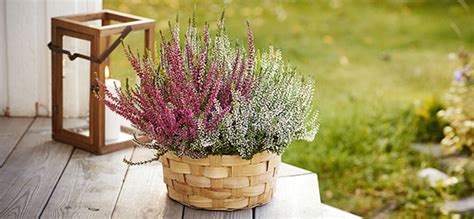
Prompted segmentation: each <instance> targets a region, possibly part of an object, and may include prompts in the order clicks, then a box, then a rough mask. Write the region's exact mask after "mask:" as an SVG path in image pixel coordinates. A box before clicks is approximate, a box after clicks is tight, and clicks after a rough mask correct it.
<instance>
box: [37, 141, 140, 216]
mask: <svg viewBox="0 0 474 219" xmlns="http://www.w3.org/2000/svg"><path fill="white" fill-rule="evenodd" d="M131 150H132V149H127V150H122V151H117V152H115V153H111V154H107V155H102V156H97V155H94V154H91V153H89V152H86V151H83V150H80V149H75V150H74V153H73V155H72V157H71V160H70V161H69V164H68V165H67V167H66V169H65V170H64V173H63V176H62V177H61V180H60V181H59V182H58V185H57V186H56V189H55V190H54V193H53V195H52V196H51V199H50V200H49V202H48V204H47V206H46V208H45V210H44V212H43V214H42V218H110V217H111V216H112V211H113V209H114V205H115V202H116V200H117V197H118V195H119V192H120V189H121V186H122V181H123V179H124V177H125V174H126V171H127V165H125V164H124V163H122V159H123V158H124V157H125V156H126V155H127V154H130V153H131Z"/></svg>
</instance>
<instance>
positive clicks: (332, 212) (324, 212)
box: [318, 204, 361, 219]
mask: <svg viewBox="0 0 474 219" xmlns="http://www.w3.org/2000/svg"><path fill="white" fill-rule="evenodd" d="M318 211H319V213H318V218H340V219H358V218H361V217H359V216H357V215H354V214H351V213H349V212H346V211H343V210H340V209H337V208H335V207H332V206H329V205H325V204H320V205H319V206H318Z"/></svg>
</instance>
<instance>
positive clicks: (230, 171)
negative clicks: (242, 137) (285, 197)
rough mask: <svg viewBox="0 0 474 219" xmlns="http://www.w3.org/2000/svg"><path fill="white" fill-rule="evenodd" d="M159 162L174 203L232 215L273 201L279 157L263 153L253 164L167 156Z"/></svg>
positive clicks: (239, 160)
mask: <svg viewBox="0 0 474 219" xmlns="http://www.w3.org/2000/svg"><path fill="white" fill-rule="evenodd" d="M160 161H161V163H162V164H163V178H164V181H165V183H166V185H167V188H168V196H169V197H170V198H171V199H173V200H175V201H178V202H180V203H182V204H184V205H187V206H191V207H194V208H202V209H207V210H226V211H232V210H237V209H243V208H253V207H255V206H259V205H262V204H265V203H268V202H269V201H270V200H271V198H272V196H273V193H274V192H275V183H276V177H277V172H278V167H279V165H280V156H278V155H276V154H273V153H269V152H262V153H258V154H256V155H254V157H253V158H252V159H251V160H244V159H242V158H241V157H240V156H230V155H220V156H208V157H206V158H203V159H197V160H193V159H191V158H189V157H186V156H182V157H177V156H176V155H175V154H174V153H172V152H168V153H166V154H165V155H163V156H161V158H160Z"/></svg>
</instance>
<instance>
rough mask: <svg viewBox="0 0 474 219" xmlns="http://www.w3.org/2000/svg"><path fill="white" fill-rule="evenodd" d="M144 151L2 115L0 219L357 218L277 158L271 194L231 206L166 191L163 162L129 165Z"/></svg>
mask: <svg viewBox="0 0 474 219" xmlns="http://www.w3.org/2000/svg"><path fill="white" fill-rule="evenodd" d="M151 155H152V154H150V151H149V150H146V149H139V148H130V149H125V150H122V151H118V152H115V153H111V154H107V155H101V156H96V155H93V154H91V153H88V152H85V151H83V150H80V149H75V148H74V147H72V146H69V145H65V144H62V143H59V142H55V141H53V140H52V139H51V119H50V118H5V117H0V166H1V167H0V218H72V217H74V218H358V217H357V216H355V215H352V214H350V213H347V212H344V211H342V210H339V209H336V208H333V207H330V206H328V205H325V204H322V203H321V199H320V195H319V187H318V177H317V175H316V174H315V173H311V172H309V171H307V170H304V169H301V168H298V167H294V166H291V165H288V164H284V163H282V165H281V167H280V171H279V178H278V181H277V189H276V193H275V196H274V198H273V200H272V201H271V202H270V203H269V204H267V205H264V206H260V207H257V208H254V209H246V210H240V211H233V212H224V211H206V210H197V209H193V208H189V207H185V206H183V205H181V204H179V203H177V202H174V201H172V200H170V199H169V198H168V197H167V193H166V186H165V184H164V183H163V179H162V177H163V175H162V168H161V164H160V163H158V162H156V163H153V164H148V165H143V166H133V167H128V166H126V165H125V164H123V163H122V162H121V160H122V159H123V158H124V157H128V158H132V159H133V160H140V159H145V158H147V157H150V156H151Z"/></svg>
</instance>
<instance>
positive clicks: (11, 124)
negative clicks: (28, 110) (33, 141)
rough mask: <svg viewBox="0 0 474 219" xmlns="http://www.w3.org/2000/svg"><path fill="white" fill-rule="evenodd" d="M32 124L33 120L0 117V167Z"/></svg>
mask: <svg viewBox="0 0 474 219" xmlns="http://www.w3.org/2000/svg"><path fill="white" fill-rule="evenodd" d="M32 122H33V118H8V117H0V142H2V143H1V144H0V167H2V166H3V164H4V163H5V160H6V159H7V157H8V155H10V153H11V152H12V150H13V148H15V146H16V144H17V143H18V141H19V140H20V139H21V137H22V136H23V134H24V133H25V132H26V130H27V129H28V127H29V126H30V124H31V123H32Z"/></svg>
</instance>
